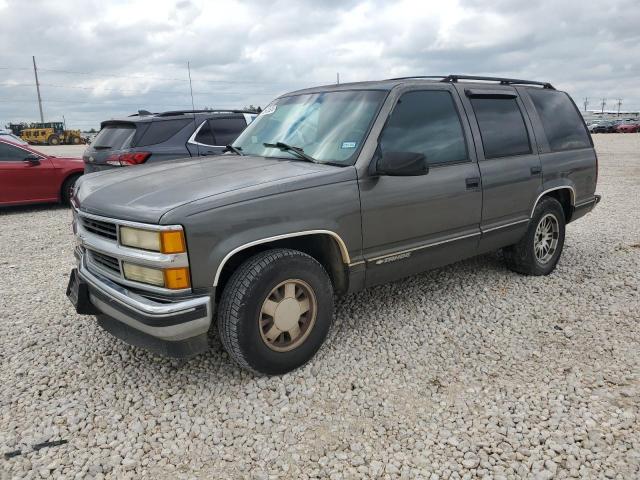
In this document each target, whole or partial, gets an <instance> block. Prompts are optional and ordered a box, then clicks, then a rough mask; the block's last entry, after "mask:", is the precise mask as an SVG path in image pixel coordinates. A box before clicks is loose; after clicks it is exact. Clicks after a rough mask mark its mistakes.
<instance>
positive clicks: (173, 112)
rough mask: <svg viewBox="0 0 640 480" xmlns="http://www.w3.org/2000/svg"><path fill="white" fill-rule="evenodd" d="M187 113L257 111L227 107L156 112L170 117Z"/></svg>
mask: <svg viewBox="0 0 640 480" xmlns="http://www.w3.org/2000/svg"><path fill="white" fill-rule="evenodd" d="M188 113H258V112H256V111H254V110H228V109H208V110H172V111H169V112H162V113H158V114H157V115H156V116H158V117H172V116H174V115H185V114H188Z"/></svg>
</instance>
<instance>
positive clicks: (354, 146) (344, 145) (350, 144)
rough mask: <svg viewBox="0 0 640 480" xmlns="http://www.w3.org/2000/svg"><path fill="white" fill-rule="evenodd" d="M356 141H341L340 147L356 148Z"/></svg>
mask: <svg viewBox="0 0 640 480" xmlns="http://www.w3.org/2000/svg"><path fill="white" fill-rule="evenodd" d="M356 145H358V142H342V146H341V147H340V148H356Z"/></svg>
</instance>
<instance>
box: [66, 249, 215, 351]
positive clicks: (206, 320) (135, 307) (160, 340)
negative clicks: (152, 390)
mask: <svg viewBox="0 0 640 480" xmlns="http://www.w3.org/2000/svg"><path fill="white" fill-rule="evenodd" d="M74 281H75V282H77V283H79V284H80V288H79V289H78V288H76V287H74V286H73V285H72V283H73V282H74ZM74 288H76V289H75V292H71V291H72V290H73V289H74ZM70 292H71V293H70ZM67 295H68V296H69V298H70V299H71V301H72V303H74V305H75V306H76V310H77V311H78V313H81V314H93V315H96V316H97V318H98V324H99V325H100V326H101V327H102V328H104V329H105V330H106V331H108V332H109V333H111V334H112V335H114V336H115V337H118V338H120V339H121V340H123V341H125V342H127V343H129V344H131V345H135V346H139V347H143V348H146V349H148V350H151V351H153V352H155V353H158V354H160V355H164V356H169V357H175V358H183V357H190V356H193V355H197V354H198V353H201V352H203V351H205V350H207V348H208V340H207V332H208V330H209V327H210V325H211V317H212V309H211V298H210V297H209V296H208V295H206V296H193V297H189V298H182V299H180V300H177V301H170V302H169V301H167V302H159V301H154V300H151V299H149V298H146V297H143V296H141V295H139V294H137V293H135V292H133V291H131V290H128V289H126V288H124V287H122V286H121V285H118V284H116V283H115V282H113V281H112V280H110V279H108V278H106V277H104V276H102V275H100V274H96V273H93V272H91V271H90V270H89V269H88V268H87V266H86V264H85V259H84V256H80V258H79V262H78V269H77V270H75V271H74V272H72V278H71V280H70V283H69V288H68V291H67ZM78 297H80V298H78Z"/></svg>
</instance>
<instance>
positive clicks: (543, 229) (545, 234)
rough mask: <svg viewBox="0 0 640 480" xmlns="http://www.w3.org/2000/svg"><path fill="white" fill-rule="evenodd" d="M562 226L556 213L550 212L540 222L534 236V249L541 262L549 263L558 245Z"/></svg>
mask: <svg viewBox="0 0 640 480" xmlns="http://www.w3.org/2000/svg"><path fill="white" fill-rule="evenodd" d="M559 232H560V227H559V224H558V219H557V218H556V217H555V215H553V214H551V213H548V214H546V215H545V216H543V217H542V218H541V219H540V221H539V222H538V226H537V227H536V233H535V236H534V242H533V249H534V253H535V256H536V259H537V260H538V262H540V263H547V262H548V261H549V260H551V258H553V255H554V254H555V252H556V249H557V247H558V237H559Z"/></svg>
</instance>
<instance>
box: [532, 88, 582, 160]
mask: <svg viewBox="0 0 640 480" xmlns="http://www.w3.org/2000/svg"><path fill="white" fill-rule="evenodd" d="M528 91H529V96H530V97H531V100H533V105H534V106H535V108H536V111H537V112H538V115H539V116H540V119H541V120H542V126H543V127H544V133H545V134H546V136H547V140H548V142H549V147H551V150H553V151H561V150H573V149H576V148H585V147H590V146H591V141H590V140H589V135H588V134H587V129H586V128H585V126H584V122H583V120H582V117H581V116H580V114H579V113H578V110H577V109H576V106H575V105H574V104H573V102H572V101H571V99H570V98H569V95H567V94H566V93H564V92H558V91H556V90H545V89H533V88H531V89H528Z"/></svg>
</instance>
